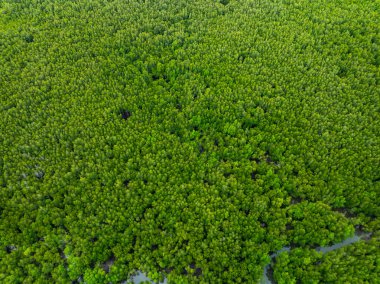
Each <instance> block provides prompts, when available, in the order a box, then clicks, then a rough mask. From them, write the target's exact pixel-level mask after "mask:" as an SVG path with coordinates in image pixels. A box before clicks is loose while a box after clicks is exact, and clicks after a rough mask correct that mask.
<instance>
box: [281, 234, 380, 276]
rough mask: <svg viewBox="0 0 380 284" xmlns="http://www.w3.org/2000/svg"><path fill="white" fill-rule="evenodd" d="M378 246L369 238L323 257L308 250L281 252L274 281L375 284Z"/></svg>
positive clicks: (378, 254)
mask: <svg viewBox="0 0 380 284" xmlns="http://www.w3.org/2000/svg"><path fill="white" fill-rule="evenodd" d="M378 246H379V240H378V238H373V239H372V240H370V241H368V242H365V241H360V242H357V243H355V244H352V245H349V246H345V247H342V248H339V249H337V250H334V251H331V252H328V253H326V254H324V255H322V254H321V253H318V252H316V251H315V250H310V249H294V250H292V251H291V252H290V253H288V252H283V253H281V254H280V255H279V256H278V257H277V258H276V262H275V265H274V279H275V280H276V282H277V283H326V282H327V283H376V281H377V279H380V269H379V257H380V253H379V250H378Z"/></svg>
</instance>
